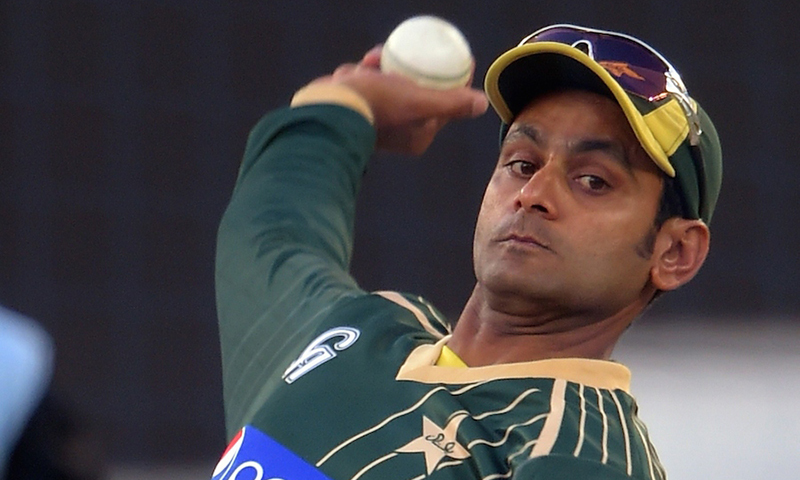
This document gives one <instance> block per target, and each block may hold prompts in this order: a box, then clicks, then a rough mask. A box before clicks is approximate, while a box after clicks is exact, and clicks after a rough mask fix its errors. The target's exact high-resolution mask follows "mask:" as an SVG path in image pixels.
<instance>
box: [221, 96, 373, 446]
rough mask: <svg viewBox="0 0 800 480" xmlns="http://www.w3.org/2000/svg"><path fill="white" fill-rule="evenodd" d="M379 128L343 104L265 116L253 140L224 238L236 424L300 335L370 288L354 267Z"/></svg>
mask: <svg viewBox="0 0 800 480" xmlns="http://www.w3.org/2000/svg"><path fill="white" fill-rule="evenodd" d="M374 144H375V131H374V128H373V127H372V126H371V125H370V124H369V122H368V121H367V120H366V119H365V118H364V117H363V116H362V115H360V114H358V113H356V112H355V111H353V110H351V109H348V108H345V107H341V106H335V105H310V106H302V107H297V108H290V109H283V110H278V111H275V112H272V113H270V114H268V115H267V116H265V117H264V118H263V119H262V120H261V121H260V122H259V123H258V124H257V125H256V127H255V128H254V129H253V131H252V132H251V134H250V137H249V139H248V143H247V147H246V150H245V154H244V159H243V162H242V164H241V167H240V170H239V176H238V179H237V182H236V185H235V187H234V190H233V194H232V198H231V200H230V203H229V205H228V207H227V209H226V211H225V213H224V215H223V218H222V221H221V223H220V227H219V232H218V239H217V260H216V292H217V313H218V317H219V323H220V343H221V349H222V367H223V389H224V400H225V413H226V424H227V427H228V431H229V432H232V431H236V430H237V429H238V428H240V427H241V425H242V424H243V422H244V421H246V415H247V412H248V410H249V409H251V407H252V405H251V404H252V402H253V399H254V398H255V397H256V396H257V391H258V388H259V385H262V384H263V383H264V382H266V381H270V379H269V376H270V375H271V376H273V377H274V376H275V372H277V377H278V380H280V374H281V373H282V370H281V366H283V368H285V365H284V364H283V363H282V360H283V359H284V358H285V357H286V352H285V351H284V349H285V346H286V343H287V341H288V340H289V339H290V338H297V333H298V332H302V331H304V330H311V329H313V328H314V326H315V322H318V321H319V319H320V318H321V317H323V316H324V313H325V311H326V309H330V308H331V307H332V306H333V305H335V304H336V302H339V301H342V300H344V299H347V298H352V297H353V296H357V295H363V294H364V292H362V291H361V290H360V289H359V288H358V286H357V284H356V282H355V281H354V280H353V278H352V277H351V276H350V275H349V273H348V266H349V263H350V258H351V252H352V244H353V224H354V216H355V198H356V194H357V192H358V189H359V186H360V180H361V177H362V175H363V172H364V170H365V168H366V164H367V161H368V160H369V157H370V156H371V154H372V152H373V148H374Z"/></svg>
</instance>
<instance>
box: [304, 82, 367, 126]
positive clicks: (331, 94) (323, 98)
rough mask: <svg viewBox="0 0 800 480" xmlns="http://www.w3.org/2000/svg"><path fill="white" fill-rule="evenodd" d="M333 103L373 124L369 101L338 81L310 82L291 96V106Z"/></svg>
mask: <svg viewBox="0 0 800 480" xmlns="http://www.w3.org/2000/svg"><path fill="white" fill-rule="evenodd" d="M315 104H333V105H340V106H342V107H347V108H349V109H351V110H355V111H356V112H358V113H360V114H361V115H362V116H363V117H364V118H366V119H367V120H369V123H372V124H375V115H373V113H372V108H371V107H370V106H369V103H368V102H367V101H366V100H365V99H364V97H362V96H361V95H360V94H359V93H357V92H356V91H355V90H353V89H352V88H350V87H347V86H345V85H342V84H339V83H312V84H310V85H306V86H305V87H303V88H301V89H300V90H298V91H297V93H295V94H294V96H293V97H292V102H291V104H290V105H291V106H292V107H302V106H304V105H315Z"/></svg>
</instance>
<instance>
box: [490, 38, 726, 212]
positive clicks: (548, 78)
mask: <svg viewBox="0 0 800 480" xmlns="http://www.w3.org/2000/svg"><path fill="white" fill-rule="evenodd" d="M567 27H572V26H567ZM575 28H582V27H575ZM587 30H588V29H587ZM594 32H599V31H594ZM602 33H604V34H610V35H620V36H621V37H625V38H626V39H632V40H634V41H636V42H639V43H641V42H640V41H638V40H635V39H633V38H632V37H627V36H625V35H621V34H615V33H613V32H602ZM534 35H535V34H534ZM526 41H527V39H526V40H523V43H521V44H520V45H518V46H516V47H514V48H512V49H510V50H508V51H507V52H505V53H504V54H503V55H501V56H500V57H498V58H497V60H495V61H494V63H493V64H492V65H491V66H490V67H489V70H488V71H487V73H486V79H485V81H484V88H485V90H486V94H487V97H488V98H489V103H490V104H491V105H492V107H493V108H494V109H495V111H496V112H497V114H498V115H499V116H500V119H501V121H502V122H503V125H502V127H501V137H502V136H505V132H506V131H507V130H508V127H509V125H511V123H512V122H513V121H514V118H515V117H516V116H517V115H518V114H519V113H520V112H521V111H522V110H523V109H524V108H525V107H526V106H527V105H528V104H529V103H530V102H531V101H532V100H534V99H535V98H537V97H539V96H541V95H543V94H545V93H547V92H551V91H553V90H558V89H565V88H574V89H579V90H588V91H591V92H595V93H599V94H601V95H605V96H607V97H609V98H611V99H613V100H615V101H616V102H617V103H618V104H619V106H620V107H621V108H622V111H623V112H624V114H625V117H626V118H627V119H628V122H629V123H630V125H631V128H632V129H633V132H634V133H635V134H636V137H637V139H638V140H639V143H640V144H641V145H642V148H643V149H644V150H645V152H647V153H648V155H649V156H650V158H651V159H652V160H653V162H654V163H655V164H656V165H657V166H658V167H659V168H660V169H661V170H662V171H663V172H664V173H665V174H666V175H668V176H670V177H674V178H675V179H676V183H677V186H678V189H679V193H680V195H681V199H682V201H683V203H684V207H685V211H686V212H688V216H689V217H690V218H695V219H702V220H703V221H704V222H705V223H706V224H708V223H710V222H711V216H712V213H713V212H714V207H715V205H716V203H717V198H718V197H719V191H720V187H721V184H722V148H721V146H720V142H719V137H718V136H717V131H716V129H715V128H714V124H713V123H711V119H710V118H709V117H708V115H707V114H706V113H705V111H704V110H703V109H702V108H701V107H700V105H699V104H697V102H696V101H695V100H694V99H691V98H690V97H688V95H686V96H685V97H684V98H680V96H679V95H676V94H674V93H667V92H665V93H664V95H662V96H661V97H659V98H657V99H652V100H651V99H647V98H644V97H642V96H640V95H637V94H634V93H631V92H629V91H626V90H625V89H624V88H623V87H622V85H621V84H620V82H619V81H617V78H619V77H620V76H621V75H625V69H624V68H623V69H617V68H606V67H605V66H603V65H601V63H600V62H598V61H595V60H594V59H593V58H592V57H591V56H590V55H589V54H587V53H584V51H582V50H581V49H579V48H576V47H573V46H570V45H567V44H564V43H558V42H553V41H541V42H535V43H526ZM642 45H643V48H649V47H646V45H644V44H642ZM651 51H652V49H651ZM652 52H654V53H655V55H658V53H657V52H655V51H652ZM658 57H659V58H661V59H663V57H661V56H660V55H658ZM664 62H666V60H664ZM606 65H608V63H607V64H606ZM667 65H668V64H667ZM670 68H671V67H670ZM673 73H674V74H675V75H676V76H677V73H676V72H674V70H673ZM681 100H683V101H684V104H683V105H682V104H681ZM687 101H688V102H689V103H690V106H687V105H686V102H687ZM687 108H691V109H692V111H693V119H692V120H693V121H694V122H695V125H690V118H689V116H687V113H686V109H687ZM692 127H694V130H692Z"/></svg>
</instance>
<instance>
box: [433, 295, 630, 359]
mask: <svg viewBox="0 0 800 480" xmlns="http://www.w3.org/2000/svg"><path fill="white" fill-rule="evenodd" d="M492 303H493V302H490V301H487V298H486V296H485V293H484V292H483V291H482V290H481V288H480V285H478V286H476V287H475V289H474V290H473V292H472V295H471V296H470V298H469V300H468V301H467V304H466V306H465V308H464V311H463V312H462V313H461V316H460V317H459V320H458V323H457V324H456V327H455V330H454V331H453V336H452V338H451V339H450V341H449V342H448V346H449V347H450V348H451V349H452V350H453V351H454V352H455V353H456V354H457V355H458V356H459V357H460V358H461V359H462V360H464V362H465V363H466V364H467V365H469V366H472V367H479V366H485V365H494V364H501V363H515V362H529V361H534V360H544V359H548V358H591V359H600V360H608V359H609V358H610V357H611V353H612V351H613V349H614V346H615V345H616V344H617V341H618V340H619V338H620V337H621V336H622V334H623V333H624V332H625V330H626V329H627V328H628V326H630V324H631V323H632V322H633V320H634V319H635V318H636V316H637V315H638V314H639V313H641V311H642V310H643V309H644V307H645V306H646V302H644V303H643V304H640V302H636V303H634V304H632V305H629V306H627V307H625V308H623V309H622V310H620V311H618V312H616V313H614V314H612V315H607V316H597V315H592V314H590V313H586V312H577V313H576V312H568V311H564V312H558V313H553V310H552V309H547V310H546V311H544V310H543V311H542V312H537V311H536V310H532V312H533V313H530V314H525V315H520V314H518V313H506V312H504V311H503V310H502V309H500V308H493V307H492Z"/></svg>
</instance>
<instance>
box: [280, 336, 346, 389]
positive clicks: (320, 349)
mask: <svg viewBox="0 0 800 480" xmlns="http://www.w3.org/2000/svg"><path fill="white" fill-rule="evenodd" d="M359 335H361V332H360V331H358V330H357V329H355V328H352V327H336V328H332V329H330V330H328V331H327V332H325V333H323V334H322V335H320V336H318V337H317V338H315V339H314V340H312V341H311V343H310V344H309V345H308V346H307V347H306V349H305V350H303V353H301V354H300V356H299V357H297V360H295V361H293V362H292V363H291V365H289V368H287V369H286V371H285V372H284V373H283V377H281V378H283V380H284V381H285V382H286V383H289V384H291V383H294V382H295V381H296V380H297V379H298V378H300V377H302V376H303V375H305V374H306V373H308V372H310V371H311V370H314V369H315V368H317V367H319V366H320V365H322V364H323V363H325V362H327V361H330V360H333V359H334V358H336V352H341V351H342V350H346V349H348V348H350V347H351V346H353V344H354V343H356V340H358V337H359ZM334 339H339V340H338V341H336V342H334V343H332V344H331V345H329V344H328V342H330V341H331V340H334Z"/></svg>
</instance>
